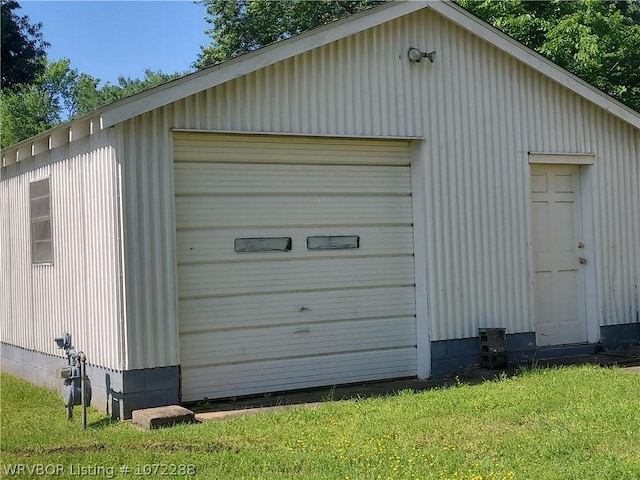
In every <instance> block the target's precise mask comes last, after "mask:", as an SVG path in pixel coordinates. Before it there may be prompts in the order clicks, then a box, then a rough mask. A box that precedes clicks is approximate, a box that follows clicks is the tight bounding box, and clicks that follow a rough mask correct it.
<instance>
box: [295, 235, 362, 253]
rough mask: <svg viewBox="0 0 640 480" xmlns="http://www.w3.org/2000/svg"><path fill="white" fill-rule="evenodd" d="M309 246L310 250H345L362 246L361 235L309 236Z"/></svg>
mask: <svg viewBox="0 0 640 480" xmlns="http://www.w3.org/2000/svg"><path fill="white" fill-rule="evenodd" d="M307 248H308V249H309V250H344V249H352V248H360V237H359V236H358V235H326V236H317V237H307Z"/></svg>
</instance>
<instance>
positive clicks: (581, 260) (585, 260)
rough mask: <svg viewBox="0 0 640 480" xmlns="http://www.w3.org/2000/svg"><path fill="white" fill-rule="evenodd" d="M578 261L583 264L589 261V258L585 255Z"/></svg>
mask: <svg viewBox="0 0 640 480" xmlns="http://www.w3.org/2000/svg"><path fill="white" fill-rule="evenodd" d="M578 263H580V264H581V265H584V264H585V263H587V259H586V258H584V257H580V258H579V259H578Z"/></svg>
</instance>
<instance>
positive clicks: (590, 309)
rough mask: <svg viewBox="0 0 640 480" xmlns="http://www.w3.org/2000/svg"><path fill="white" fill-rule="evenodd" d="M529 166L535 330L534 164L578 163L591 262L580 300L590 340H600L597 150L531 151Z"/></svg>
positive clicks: (584, 234)
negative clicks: (595, 152) (597, 246)
mask: <svg viewBox="0 0 640 480" xmlns="http://www.w3.org/2000/svg"><path fill="white" fill-rule="evenodd" d="M528 164H529V168H528V171H527V175H528V177H527V189H528V190H527V200H528V204H527V212H528V215H529V222H528V224H529V228H530V230H529V235H528V237H529V242H528V243H529V255H528V257H529V272H530V273H529V276H530V283H531V286H532V288H531V290H530V292H529V299H530V302H531V305H532V307H531V312H532V313H533V317H532V327H533V328H534V330H535V326H536V303H535V284H534V280H533V279H534V271H535V270H534V269H535V265H534V262H533V258H534V253H533V214H532V211H531V209H532V202H531V166H532V165H536V164H548V165H575V166H577V167H578V176H579V180H580V200H579V205H578V208H579V209H580V212H579V218H578V221H579V222H580V224H581V225H580V228H581V230H582V235H581V237H582V241H584V244H585V249H584V255H585V258H586V259H587V263H586V265H585V267H584V270H583V272H584V273H583V276H584V278H583V288H582V289H581V290H582V291H581V292H579V295H580V298H579V299H578V301H579V302H581V303H582V305H581V308H582V309H583V310H584V316H585V322H586V328H587V341H588V342H589V343H598V342H599V341H600V319H599V316H598V312H599V311H600V307H599V303H600V302H599V296H598V288H597V286H598V284H597V269H596V264H597V262H598V257H597V249H596V234H595V219H594V215H595V206H594V188H593V185H594V179H593V175H594V169H595V166H594V165H595V154H592V153H534V152H530V153H529V154H528Z"/></svg>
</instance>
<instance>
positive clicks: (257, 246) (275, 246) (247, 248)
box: [233, 237, 291, 253]
mask: <svg viewBox="0 0 640 480" xmlns="http://www.w3.org/2000/svg"><path fill="white" fill-rule="evenodd" d="M233 250H234V251H236V252H238V253H250V252H288V251H290V250H291V237H265V238H236V239H235V240H234V241H233Z"/></svg>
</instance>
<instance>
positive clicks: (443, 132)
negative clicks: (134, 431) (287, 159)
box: [118, 9, 640, 368]
mask: <svg viewBox="0 0 640 480" xmlns="http://www.w3.org/2000/svg"><path fill="white" fill-rule="evenodd" d="M409 46H415V47H419V48H421V49H423V50H431V49H433V50H436V52H437V57H436V61H435V63H433V64H431V63H429V62H422V63H419V64H411V63H409V62H408V61H407V58H406V54H407V49H408V47H409ZM118 128H119V132H120V136H121V138H122V140H123V142H124V143H123V152H122V153H123V158H125V159H126V161H125V175H126V189H125V190H126V193H125V210H126V212H127V213H126V215H127V220H126V224H127V233H126V239H127V242H128V245H129V247H130V249H129V251H128V252H127V256H126V258H127V267H128V270H129V272H130V273H131V274H132V276H130V277H129V279H128V281H129V293H130V295H131V300H130V302H129V304H128V312H129V315H130V318H135V319H136V321H135V322H131V323H130V326H129V338H130V340H131V344H130V346H131V349H130V355H131V358H130V363H129V367H130V368H142V367H151V366H156V365H164V364H174V363H178V362H179V357H178V352H177V349H176V344H177V326H176V323H177V322H176V315H177V314H176V304H175V298H176V291H175V288H176V286H175V278H176V277H175V258H174V256H175V253H174V250H173V248H174V247H173V245H174V243H173V238H174V235H175V233H174V213H173V205H172V203H171V199H172V198H173V192H172V170H171V168H172V159H171V153H170V152H171V150H172V149H171V136H170V129H171V128H184V129H203V130H223V131H253V132H277V133H300V134H324V135H369V136H378V135H380V136H387V135H389V136H419V137H423V138H424V142H425V145H424V148H423V149H422V151H423V152H424V156H425V158H424V161H425V162H426V167H425V171H426V174H425V175H426V178H425V185H426V193H425V198H426V204H425V209H426V229H427V240H426V246H427V252H426V260H427V275H428V282H427V283H428V292H427V297H428V305H429V312H428V313H429V318H430V319H431V322H432V339H433V340H441V339H447V338H461V337H470V336H475V335H476V334H477V327H478V326H492V325H503V326H507V327H508V332H509V333H512V332H528V331H532V330H533V329H534V321H533V318H534V312H533V303H534V302H533V292H532V288H531V284H530V282H531V273H530V271H531V269H530V263H531V259H530V245H529V242H530V238H531V234H530V215H529V199H528V191H529V184H528V178H529V165H528V160H527V153H528V152H530V151H534V152H554V153H560V152H567V153H575V152H593V153H595V154H596V163H595V165H594V166H593V167H590V168H592V169H593V175H592V178H593V182H594V185H593V186H592V191H593V203H594V205H595V206H596V209H595V210H596V211H595V214H594V223H595V228H596V243H597V250H596V251H595V252H594V256H595V259H596V262H597V271H598V278H597V283H598V304H599V309H600V310H601V312H600V317H601V321H602V323H603V324H617V323H629V322H634V321H636V320H637V311H638V309H639V308H640V306H639V300H638V284H639V283H640V281H639V280H640V279H639V277H640V264H639V262H638V258H640V245H639V243H640V242H639V240H638V239H639V238H640V235H639V233H640V215H637V210H638V205H639V204H640V199H639V196H638V195H639V194H638V184H639V183H640V166H639V165H640V163H639V160H638V144H639V143H640V134H639V133H638V130H637V129H634V128H633V127H631V126H629V125H627V124H625V123H623V122H622V121H619V120H617V119H616V118H614V117H612V116H610V115H608V114H607V113H606V112H604V111H603V110H601V109H600V108H598V107H595V106H593V105H592V104H591V103H589V102H588V101H586V100H584V99H581V98H579V97H578V96H576V95H575V94H573V93H571V92H570V91H568V90H566V89H565V88H564V87H562V86H560V85H558V84H556V83H554V82H551V81H550V80H547V79H546V78H544V77H542V76H541V75H539V74H537V73H535V72H534V71H533V70H531V69H530V68H528V67H526V66H525V65H522V64H520V63H518V62H517V61H516V60H514V59H512V58H511V57H509V56H507V55H506V54H503V53H501V52H499V51H497V50H496V49H495V48H493V47H491V46H490V45H488V44H487V43H485V42H484V41H481V40H479V39H477V38H475V37H474V36H472V35H471V34H470V33H467V32H466V31H463V30H462V29H460V28H459V27H456V26H455V25H453V24H451V23H450V22H448V21H446V20H444V19H443V18H441V17H439V16H438V15H437V14H436V13H433V12H431V11H429V10H428V9H427V10H424V11H420V12H417V13H416V14H412V15H409V16H406V17H403V18H400V19H397V20H394V21H391V22H389V23H387V24H384V25H381V26H379V27H376V28H373V29H370V30H367V31H365V32H362V33H360V34H357V35H354V36H352V37H348V38H345V39H343V40H340V41H338V42H335V43H333V44H331V45H327V46H325V47H320V48H318V49H316V50H313V51H310V52H308V53H305V54H302V55H299V56H296V57H294V58H291V59H289V60H286V61H283V62H280V63H277V64H275V65H273V66H270V67H267V68H265V69H262V70H260V71H257V72H255V73H253V74H250V75H247V76H244V77H240V78H238V79H236V80H234V81H231V82H229V83H227V84H224V85H221V86H219V87H217V88H213V89H210V90H207V91H205V92H202V93H200V94H198V95H195V96H191V97H188V98H186V99H184V100H183V101H179V102H177V103H175V104H173V105H170V106H167V107H165V108H163V109H160V110H157V111H155V112H152V113H149V114H145V115H142V116H140V117H138V118H136V119H134V120H131V121H128V122H125V123H124V124H121V125H120V126H119V127H118Z"/></svg>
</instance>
